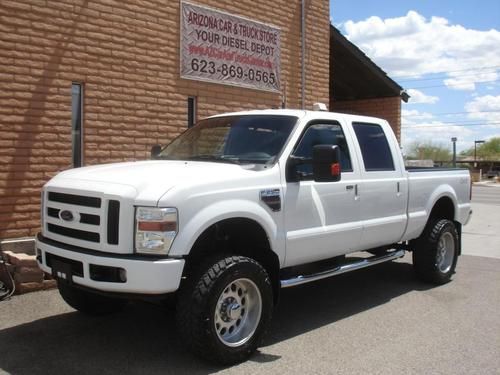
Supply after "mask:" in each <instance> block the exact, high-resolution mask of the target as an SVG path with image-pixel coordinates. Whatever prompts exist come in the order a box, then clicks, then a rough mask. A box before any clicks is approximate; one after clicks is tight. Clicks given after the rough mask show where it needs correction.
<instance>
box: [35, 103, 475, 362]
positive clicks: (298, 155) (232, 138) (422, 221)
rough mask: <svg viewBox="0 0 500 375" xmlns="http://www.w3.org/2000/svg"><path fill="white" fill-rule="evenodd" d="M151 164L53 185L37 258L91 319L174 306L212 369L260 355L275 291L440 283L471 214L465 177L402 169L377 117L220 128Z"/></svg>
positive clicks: (204, 131)
mask: <svg viewBox="0 0 500 375" xmlns="http://www.w3.org/2000/svg"><path fill="white" fill-rule="evenodd" d="M152 156H153V159H154V160H150V161H141V162H129V163H119V164H108V165H99V166H92V167H85V168H78V169H73V170H68V171H65V172H62V173H60V174H59V175H57V176H56V177H55V178H53V179H52V180H50V181H49V182H48V183H47V184H46V185H45V186H44V188H43V192H42V208H41V210H42V231H41V233H40V234H39V235H38V238H37V245H36V247H37V259H38V262H39V264H40V267H41V268H42V269H43V270H44V271H45V272H48V273H51V274H52V275H53V276H54V277H56V278H57V280H58V287H59V291H60V293H61V295H62V297H63V298H64V300H66V302H68V303H69V304H70V305H71V306H72V307H74V308H75V309H77V310H79V311H82V312H84V313H89V314H104V313H109V312H113V311H116V310H119V309H121V308H122V307H123V306H124V304H125V303H126V301H127V300H129V299H131V298H137V297H139V298H148V297H158V298H163V297H172V296H174V298H175V301H176V316H177V320H178V321H177V325H178V327H179V331H180V332H182V333H181V334H180V336H181V338H182V339H183V340H184V341H185V342H186V344H187V345H188V347H189V348H190V349H191V350H193V351H194V352H195V353H197V354H199V355H201V356H203V357H205V358H207V359H209V360H212V361H216V362H219V363H226V364H228V363H236V362H239V361H242V360H245V359H246V358H248V356H250V355H251V354H252V352H254V351H255V349H256V348H257V347H258V345H259V343H260V342H261V340H262V338H263V335H264V333H265V331H266V329H267V327H268V326H269V323H270V321H271V316H272V312H273V307H274V305H275V304H276V303H277V301H278V295H279V291H280V288H283V287H291V286H295V285H299V284H303V283H306V282H310V281H315V280H318V279H322V278H326V277H330V276H334V275H337V274H340V273H344V272H348V271H352V270H356V269H360V268H364V267H367V266H371V265H375V264H377V263H381V262H385V261H391V260H394V259H396V258H400V257H402V256H403V255H404V253H405V251H412V252H413V263H414V268H415V271H416V274H417V276H419V277H420V278H421V279H422V280H424V281H427V282H433V283H438V284H441V283H445V282H447V281H448V280H449V279H450V277H451V275H452V274H453V273H454V270H455V266H456V262H457V257H458V255H459V254H460V251H461V248H460V238H461V228H462V225H464V224H466V223H467V221H468V219H469V217H470V215H471V206H470V193H471V180H470V176H469V172H468V171H467V170H459V169H449V170H446V169H436V170H433V169H416V170H411V171H407V170H405V167H404V164H403V159H402V157H401V152H400V149H399V146H398V143H397V140H396V138H395V136H394V134H393V132H392V130H391V127H390V126H389V124H388V123H387V122H386V121H384V120H381V119H377V118H372V117H363V116H353V115H346V114H338V113H328V112H321V111H298V110H263V111H250V112H239V113H230V114H224V115H220V116H214V117H210V118H207V119H204V120H202V121H200V122H199V123H198V124H197V125H196V126H194V127H193V128H190V129H189V130H187V131H186V132H184V133H183V134H182V135H181V136H179V137H178V138H177V139H175V140H174V141H173V142H171V143H170V144H169V145H167V146H166V147H163V148H161V147H159V146H154V147H153V149H152ZM360 251H365V253H362V254H366V256H362V257H359V256H356V257H352V256H351V257H346V255H349V254H351V253H354V252H360ZM368 254H371V255H370V256H368Z"/></svg>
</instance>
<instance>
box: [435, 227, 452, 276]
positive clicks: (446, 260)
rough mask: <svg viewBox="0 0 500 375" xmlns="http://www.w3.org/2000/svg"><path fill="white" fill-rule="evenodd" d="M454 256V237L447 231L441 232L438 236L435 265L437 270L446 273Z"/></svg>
mask: <svg viewBox="0 0 500 375" xmlns="http://www.w3.org/2000/svg"><path fill="white" fill-rule="evenodd" d="M454 256H455V239H454V238H453V235H452V234H451V233H449V232H446V233H443V234H442V235H441V237H440V238H439V242H438V246H437V258H436V262H437V266H438V269H439V271H441V272H442V273H447V272H449V271H450V269H451V266H452V264H453V258H454Z"/></svg>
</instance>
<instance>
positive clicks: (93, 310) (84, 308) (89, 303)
mask: <svg viewBox="0 0 500 375" xmlns="http://www.w3.org/2000/svg"><path fill="white" fill-rule="evenodd" d="M57 288H58V289H59V293H60V294H61V297H62V298H63V299H64V301H65V302H66V303H67V304H68V305H70V306H71V307H72V308H74V309H75V310H78V311H79V312H81V313H83V314H86V315H107V314H112V313H115V312H118V311H121V310H123V308H124V307H125V305H126V304H127V301H126V300H123V299H118V298H110V297H106V296H101V295H99V294H94V293H90V292H87V291H85V290H82V289H78V288H76V287H74V286H70V285H67V284H64V283H62V282H58V283H57Z"/></svg>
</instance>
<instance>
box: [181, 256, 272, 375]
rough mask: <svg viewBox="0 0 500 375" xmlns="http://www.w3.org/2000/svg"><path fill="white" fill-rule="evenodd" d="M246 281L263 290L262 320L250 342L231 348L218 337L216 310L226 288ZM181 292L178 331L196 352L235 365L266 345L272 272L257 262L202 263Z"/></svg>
mask: <svg viewBox="0 0 500 375" xmlns="http://www.w3.org/2000/svg"><path fill="white" fill-rule="evenodd" d="M242 278H243V279H249V280H251V281H252V282H253V283H254V284H255V285H256V286H257V288H258V289H259V292H260V295H261V299H262V310H261V317H260V321H259V323H258V326H257V328H256V330H255V332H254V333H253V335H252V337H251V338H250V339H249V340H248V341H247V342H245V343H244V344H242V345H240V346H238V347H230V346H227V345H225V344H224V343H223V342H222V341H221V340H220V339H219V337H218V335H217V331H216V328H215V323H214V319H215V307H216V305H217V301H218V299H219V297H220V295H221V294H222V292H223V290H224V288H225V287H227V285H228V284H229V283H230V282H232V281H234V280H237V279H242ZM179 292H180V293H179V295H178V300H177V309H176V319H177V328H178V330H179V331H178V332H179V334H180V336H181V338H182V340H183V341H184V343H185V344H186V345H187V347H188V348H189V349H190V350H191V351H192V352H193V353H195V354H197V355H199V356H201V357H203V358H205V359H206V360H208V361H210V362H213V363H216V364H223V365H233V364H236V363H240V362H242V361H244V360H246V359H248V358H249V357H250V355H251V354H252V353H253V352H254V351H255V350H256V349H257V347H258V346H259V345H260V343H261V342H262V339H263V337H264V334H265V333H266V331H267V328H268V326H269V323H270V321H271V317H272V313H273V307H274V303H273V291H272V286H271V280H270V278H269V275H268V273H267V272H266V270H265V269H264V268H263V267H262V266H261V265H260V264H259V263H257V262H256V261H255V260H253V259H250V258H247V257H243V256H227V255H226V256H224V255H220V256H214V257H212V258H211V259H207V260H206V262H204V263H203V264H200V266H199V267H198V270H197V271H195V272H193V274H192V276H191V277H190V278H188V279H187V280H186V282H185V284H184V285H181V289H180V291H179Z"/></svg>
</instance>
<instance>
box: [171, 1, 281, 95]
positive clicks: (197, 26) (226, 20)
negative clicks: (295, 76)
mask: <svg viewBox="0 0 500 375" xmlns="http://www.w3.org/2000/svg"><path fill="white" fill-rule="evenodd" d="M181 77H182V78H187V79H195V80H200V81H209V82H215V83H223V84H227V85H234V86H241V87H249V88H253V89H259V90H267V91H275V92H279V91H280V30H279V29H278V28H276V27H273V26H269V25H266V24H263V23H260V22H255V21H251V20H248V19H246V18H241V17H237V16H234V15H231V14H228V13H223V12H220V11H216V10H214V9H210V8H206V7H201V6H199V5H194V4H191V3H187V2H181Z"/></svg>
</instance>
